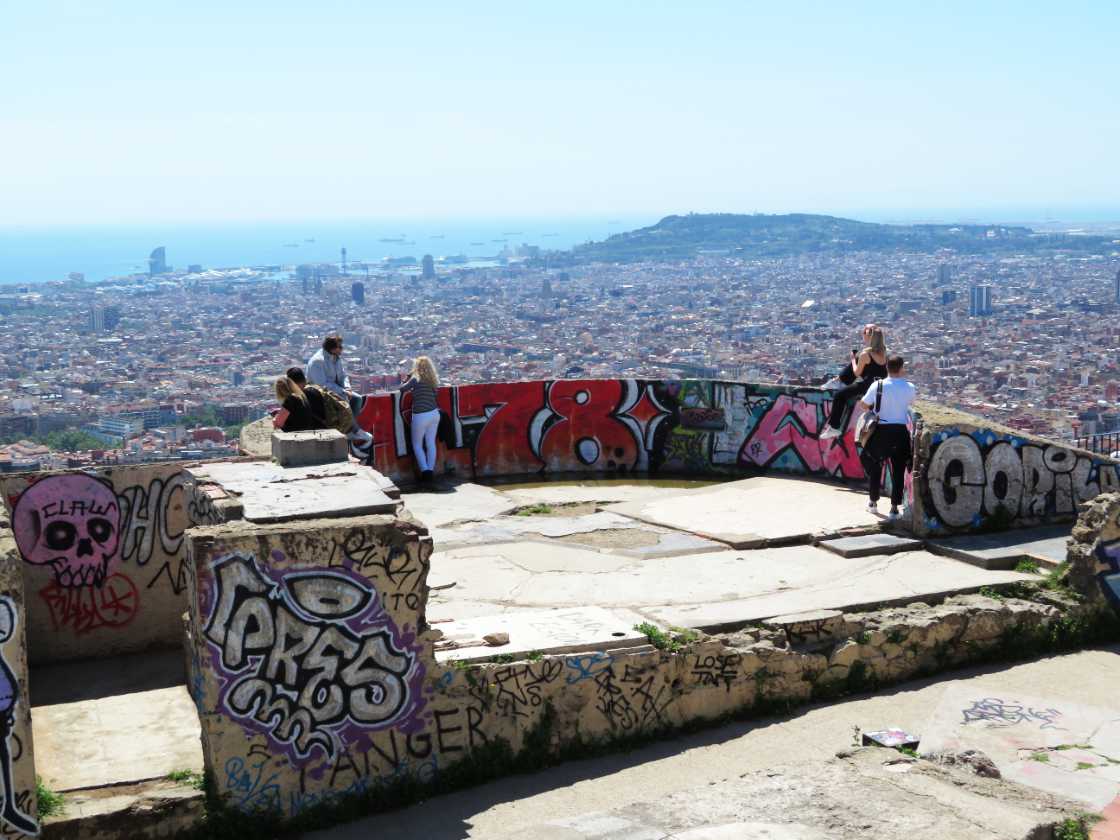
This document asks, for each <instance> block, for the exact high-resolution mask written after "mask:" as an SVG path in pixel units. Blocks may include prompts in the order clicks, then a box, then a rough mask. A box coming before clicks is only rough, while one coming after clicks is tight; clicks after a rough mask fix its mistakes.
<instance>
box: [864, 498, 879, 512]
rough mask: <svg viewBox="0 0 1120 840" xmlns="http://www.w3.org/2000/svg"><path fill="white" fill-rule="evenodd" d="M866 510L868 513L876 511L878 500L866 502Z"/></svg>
mask: <svg viewBox="0 0 1120 840" xmlns="http://www.w3.org/2000/svg"><path fill="white" fill-rule="evenodd" d="M867 510H868V512H870V513H878V512H879V502H878V500H876V501H874V502H868V503H867Z"/></svg>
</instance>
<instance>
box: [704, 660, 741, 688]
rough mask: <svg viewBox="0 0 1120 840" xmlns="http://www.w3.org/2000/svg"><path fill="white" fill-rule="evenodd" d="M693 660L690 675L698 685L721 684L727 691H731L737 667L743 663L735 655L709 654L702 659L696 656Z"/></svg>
mask: <svg viewBox="0 0 1120 840" xmlns="http://www.w3.org/2000/svg"><path fill="white" fill-rule="evenodd" d="M693 658H694V659H695V661H694V662H693V665H692V675H693V676H694V677H695V678H696V682H697V683H698V684H699V685H721V684H722V685H723V686H724V688H725V689H726V690H727V691H730V690H731V684H732V683H733V682H735V678H736V677H738V676H739V665H740V664H741V663H742V661H743V657H742V656H740V655H739V654H737V653H730V654H728V655H726V656H722V655H720V654H710V655H708V656H703V657H702V656H700V655H699V654H697V655H696V656H695V657H693Z"/></svg>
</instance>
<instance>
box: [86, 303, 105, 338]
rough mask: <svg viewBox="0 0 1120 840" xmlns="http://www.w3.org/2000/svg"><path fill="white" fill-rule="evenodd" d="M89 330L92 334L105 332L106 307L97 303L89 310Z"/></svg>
mask: <svg viewBox="0 0 1120 840" xmlns="http://www.w3.org/2000/svg"><path fill="white" fill-rule="evenodd" d="M89 329H90V332H104V330H105V307H103V306H98V305H97V304H96V303H95V304H93V305H92V306H91V307H90V308H89Z"/></svg>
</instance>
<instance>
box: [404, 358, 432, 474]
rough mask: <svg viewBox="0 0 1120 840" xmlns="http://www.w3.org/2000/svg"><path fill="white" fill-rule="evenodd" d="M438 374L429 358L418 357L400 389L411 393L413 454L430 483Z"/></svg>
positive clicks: (421, 472) (418, 466) (417, 464)
mask: <svg viewBox="0 0 1120 840" xmlns="http://www.w3.org/2000/svg"><path fill="white" fill-rule="evenodd" d="M438 389H439V374H438V373H437V372H436V366H435V365H434V364H433V363H432V360H431V359H429V358H428V357H427V356H418V357H417V358H416V361H415V362H413V363H412V371H411V373H410V374H409V377H408V381H407V382H405V383H404V384H403V385H401V386H399V387H398V388H397V390H398V391H400V392H401V393H402V394H406V393H408V392H410V391H411V392H412V452H413V454H414V455H415V456H416V466H417V468H419V470H420V480H421V481H431V480H432V476H433V475H434V472H433V471H434V470H435V466H436V432H438V431H439V406H437V405H436V393H437V391H438Z"/></svg>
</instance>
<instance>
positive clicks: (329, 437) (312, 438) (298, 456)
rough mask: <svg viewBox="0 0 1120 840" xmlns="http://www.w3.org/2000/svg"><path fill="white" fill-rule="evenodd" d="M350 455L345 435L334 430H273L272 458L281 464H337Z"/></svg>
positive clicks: (283, 465)
mask: <svg viewBox="0 0 1120 840" xmlns="http://www.w3.org/2000/svg"><path fill="white" fill-rule="evenodd" d="M349 457H350V450H349V448H348V444H347V441H346V435H344V434H342V433H341V432H336V431H335V430H334V429H318V430H316V431H314V432H273V433H272V458H273V460H275V461H276V463H278V464H279V465H280V466H282V467H305V466H310V465H313V464H335V463H338V462H339V461H347V460H349Z"/></svg>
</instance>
